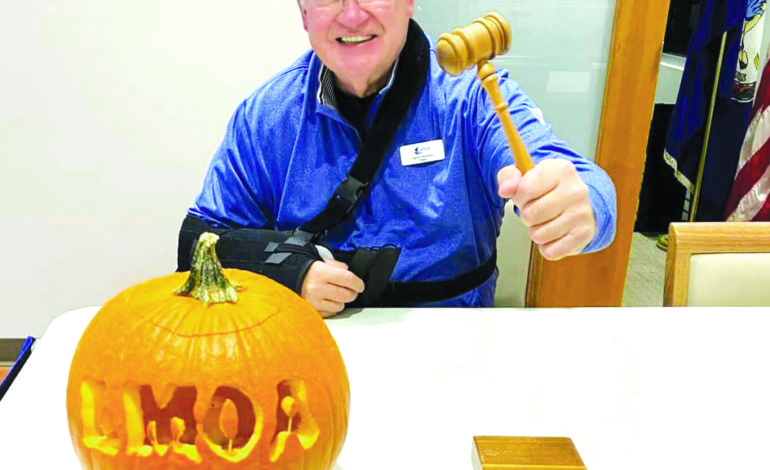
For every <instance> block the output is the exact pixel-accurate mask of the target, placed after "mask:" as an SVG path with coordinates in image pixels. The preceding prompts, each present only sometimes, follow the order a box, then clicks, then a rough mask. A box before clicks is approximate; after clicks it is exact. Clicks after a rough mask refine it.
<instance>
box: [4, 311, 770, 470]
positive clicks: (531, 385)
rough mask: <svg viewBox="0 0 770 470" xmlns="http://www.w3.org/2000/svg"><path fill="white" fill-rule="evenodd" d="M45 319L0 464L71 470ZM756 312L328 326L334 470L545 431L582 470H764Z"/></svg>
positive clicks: (374, 319)
mask: <svg viewBox="0 0 770 470" xmlns="http://www.w3.org/2000/svg"><path fill="white" fill-rule="evenodd" d="M95 312H96V308H86V309H81V310H76V311H73V312H68V313H66V314H64V315H61V316H59V317H58V318H56V319H55V320H54V321H53V322H52V323H51V325H50V326H49V328H48V329H47V330H46V332H45V334H44V335H43V336H42V338H41V339H40V340H38V342H37V343H36V345H35V349H34V351H33V352H32V355H31V357H30V359H29V361H28V362H27V364H26V366H25V367H24V368H23V369H22V371H21V374H20V375H19V376H18V378H17V379H16V381H15V382H14V384H13V385H12V387H11V389H10V390H9V391H8V394H7V395H6V396H5V398H4V399H3V400H2V401H0V468H3V469H13V470H15V469H21V468H32V469H50V468H56V469H57V470H77V469H79V468H80V467H79V464H78V461H77V458H76V457H75V453H74V451H73V450H72V445H71V442H70V439H69V434H68V429H67V418H66V409H65V394H66V383H67V375H68V369H69V363H70V360H71V358H72V354H73V352H74V349H75V346H76V344H77V341H78V340H79V338H80V334H81V333H82V331H83V330H84V328H85V327H86V325H87V323H88V321H89V320H90V319H91V317H92V316H93V314H94V313H95ZM768 316H770V309H766V308H762V309H760V308H743V309H737V308H736V309H724V308H720V309H708V308H691V309H685V308H668V309H664V308H636V309H626V308H604V309H602V308H595V309H592V308H586V309H552V310H548V309H530V310H526V309H370V310H363V311H359V312H355V313H353V314H347V315H345V316H344V317H343V318H336V319H332V320H329V321H328V325H329V327H330V329H331V331H332V333H333V335H334V337H335V339H336V340H337V343H338V344H339V347H340V350H341V351H342V355H343V358H344V360H345V364H346V367H347V370H348V375H349V378H350V385H351V397H352V401H351V416H350V425H349V429H348V437H347V440H346V442H345V446H344V448H343V450H342V454H341V455H340V458H339V460H338V464H337V465H336V467H335V470H343V469H344V470H393V469H403V470H410V469H421V470H422V469H442V470H454V469H457V470H460V469H470V468H471V460H470V456H471V445H472V437H473V436H474V435H506V436H561V437H570V438H572V440H573V441H574V443H575V446H576V447H577V449H578V452H579V453H580V455H581V457H582V458H583V461H584V463H585V464H586V467H587V468H588V470H649V469H653V468H654V469H656V470H669V469H670V470H683V469H696V468H697V469H699V470H708V469H719V470H724V469H739V468H753V469H759V468H770V458H768V453H767V449H768V448H770V424H769V423H770V379H768V376H770V340H768V336H770V332H768V324H770V322H768Z"/></svg>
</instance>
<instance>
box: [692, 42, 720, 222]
mask: <svg viewBox="0 0 770 470" xmlns="http://www.w3.org/2000/svg"><path fill="white" fill-rule="evenodd" d="M726 40H727V31H725V32H724V33H722V45H721V46H720V48H719V58H718V59H717V70H716V74H715V77H714V87H713V88H712V90H711V103H710V104H709V113H708V118H707V120H706V134H705V135H704V137H703V148H702V149H701V153H700V162H699V163H698V177H697V179H696V180H695V194H694V195H693V199H692V207H691V209H690V222H694V221H695V213H696V212H697V211H698V198H700V190H701V186H702V184H703V171H704V169H705V167H706V154H707V153H708V148H709V137H710V136H711V121H712V118H713V117H714V105H715V103H716V99H717V91H718V90H719V79H720V76H721V74H722V58H723V56H724V53H725V42H726Z"/></svg>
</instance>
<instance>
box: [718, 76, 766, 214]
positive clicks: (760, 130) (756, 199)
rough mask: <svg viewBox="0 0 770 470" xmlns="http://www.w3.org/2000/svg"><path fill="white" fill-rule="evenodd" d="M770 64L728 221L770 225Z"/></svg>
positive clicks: (753, 113)
mask: <svg viewBox="0 0 770 470" xmlns="http://www.w3.org/2000/svg"><path fill="white" fill-rule="evenodd" d="M768 193H770V62H767V61H766V62H765V66H764V69H763V71H762V77H761V78H760V80H759V88H758V89H757V93H756V96H755V97H754V106H753V108H752V110H751V121H750V122H749V127H748V130H747V131H746V137H745V138H744V140H743V146H742V147H741V154H740V158H739V160H738V169H737V171H736V176H735V181H734V182H733V186H732V189H731V191H730V196H729V198H728V200H727V205H726V207H725V219H726V220H728V221H752V220H762V221H770V201H768V197H767V196H768Z"/></svg>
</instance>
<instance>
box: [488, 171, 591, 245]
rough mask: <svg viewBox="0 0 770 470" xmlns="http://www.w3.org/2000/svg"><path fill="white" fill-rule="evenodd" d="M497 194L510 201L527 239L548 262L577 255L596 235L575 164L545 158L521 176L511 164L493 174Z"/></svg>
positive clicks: (588, 202) (589, 203)
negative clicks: (516, 208) (515, 208)
mask: <svg viewBox="0 0 770 470" xmlns="http://www.w3.org/2000/svg"><path fill="white" fill-rule="evenodd" d="M497 184H498V194H499V195H500V197H503V198H506V199H511V200H512V201H513V203H514V204H515V205H516V207H518V208H519V216H520V218H521V220H522V222H524V225H526V226H527V231H528V233H529V238H530V239H531V240H532V241H533V242H534V243H535V244H537V245H538V248H539V250H540V254H542V255H543V257H544V258H545V259H548V260H558V259H561V258H564V257H566V256H570V255H575V254H578V253H580V252H581V251H582V250H583V248H585V247H586V245H588V244H589V243H590V242H591V240H593V238H594V235H595V234H596V220H595V219H594V212H593V208H592V207H591V201H590V199H589V196H588V186H586V184H585V183H584V182H583V180H582V179H580V176H579V175H578V172H577V170H576V169H575V165H573V164H572V163H571V162H568V161H566V160H560V159H547V160H543V161H541V162H540V163H539V164H538V165H537V166H535V168H533V169H532V170H530V171H528V172H527V173H525V174H524V175H523V176H522V174H521V172H520V171H519V170H518V169H517V168H516V167H515V166H513V165H511V166H507V167H505V168H503V169H501V170H500V171H499V172H498V173H497Z"/></svg>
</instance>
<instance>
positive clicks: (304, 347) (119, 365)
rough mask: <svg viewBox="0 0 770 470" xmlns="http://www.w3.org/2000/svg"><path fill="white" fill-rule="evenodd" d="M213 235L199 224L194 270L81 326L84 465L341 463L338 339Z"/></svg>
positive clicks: (70, 399)
mask: <svg viewBox="0 0 770 470" xmlns="http://www.w3.org/2000/svg"><path fill="white" fill-rule="evenodd" d="M216 240H217V237H216V235H213V234H204V235H203V236H201V239H200V240H199V241H198V245H197V247H196V253H195V256H194V260H193V268H192V269H191V271H190V274H189V278H188V279H187V282H186V283H185V278H186V277H187V276H188V275H187V274H186V273H174V274H171V275H168V276H165V277H160V278H156V279H152V280H149V281H146V282H144V283H141V284H138V285H136V286H133V287H131V288H129V289H127V290H125V291H123V292H121V293H120V294H118V295H117V296H116V297H115V298H113V299H111V300H110V301H109V302H108V303H106V304H105V305H104V306H103V307H102V308H101V310H99V312H98V313H97V314H96V316H95V317H94V318H93V320H92V321H91V323H90V324H89V325H88V327H87V328H86V330H85V332H84V333H83V336H82V337H81V339H80V342H79V343H78V347H77V349H76V351H75V355H74V357H73V360H72V365H71V368H70V374H69V382H68V385H67V415H68V421H69V429H70V435H71V437H72V443H73V445H74V447H75V450H76V452H77V454H78V457H79V459H80V462H81V465H82V466H83V468H85V469H93V470H128V469H131V470H161V469H162V470H182V469H196V470H209V469H211V470H215V469H241V468H243V469H246V468H248V469H255V470H267V469H271V470H274V469H275V470H277V469H306V470H321V469H330V468H332V466H333V465H334V462H335V460H336V459H337V456H338V455H339V452H340V450H341V448H342V444H343V442H344V440H345V434H346V431H347V424H348V408H349V403H350V389H349V385H348V378H347V373H346V371H345V365H344V363H343V361H342V356H341V355H340V352H339V350H338V348H337V345H336V343H335V341H334V339H333V338H332V336H331V334H330V333H329V330H328V328H327V327H326V324H325V323H324V321H323V319H322V318H321V316H320V315H319V314H318V311H317V310H315V309H314V308H313V307H312V306H311V305H310V304H309V303H308V302H306V301H305V300H304V299H302V298H300V297H299V296H297V295H296V294H295V293H294V292H292V291H291V290H289V289H287V288H285V287H283V286H282V285H280V284H278V283H276V282H274V281H272V280H270V279H268V278H266V277H264V276H260V275H257V274H254V273H250V272H247V271H241V270H234V269H224V270H223V269H222V267H221V265H220V264H219V260H218V259H217V258H216V254H215V250H214V247H215V244H216ZM235 283H237V285H235ZM181 284H185V285H184V286H183V287H182V288H180V289H179V292H178V293H175V289H176V288H178V287H179V286H180V285H181Z"/></svg>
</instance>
